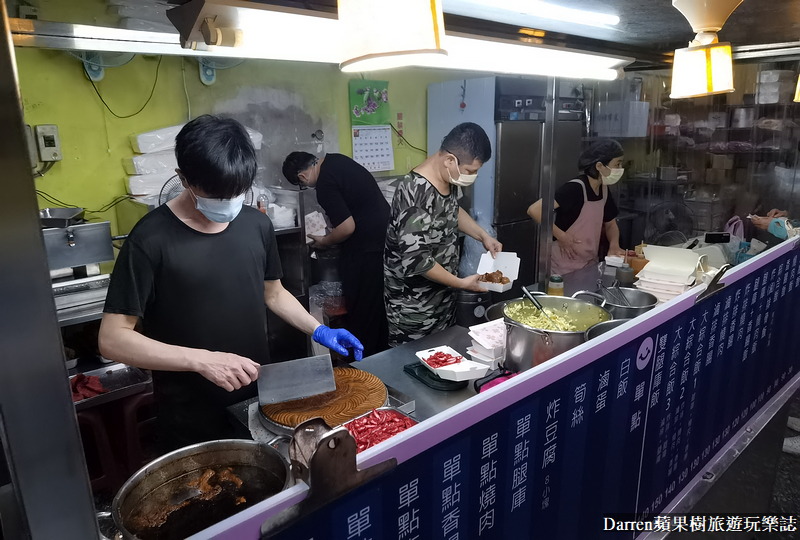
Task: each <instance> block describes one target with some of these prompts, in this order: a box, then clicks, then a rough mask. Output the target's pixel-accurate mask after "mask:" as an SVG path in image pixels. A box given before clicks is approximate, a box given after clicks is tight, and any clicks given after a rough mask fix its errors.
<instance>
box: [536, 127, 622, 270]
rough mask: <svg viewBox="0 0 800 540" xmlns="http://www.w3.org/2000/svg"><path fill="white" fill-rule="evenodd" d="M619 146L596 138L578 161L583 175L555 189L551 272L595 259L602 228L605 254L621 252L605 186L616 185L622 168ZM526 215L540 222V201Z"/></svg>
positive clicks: (578, 266)
mask: <svg viewBox="0 0 800 540" xmlns="http://www.w3.org/2000/svg"><path fill="white" fill-rule="evenodd" d="M622 156H623V151H622V146H621V145H620V144H619V143H618V142H617V141H613V140H610V139H605V140H600V141H596V142H595V143H594V144H592V145H591V146H590V147H589V148H588V149H586V150H585V151H584V152H583V154H581V157H580V159H579V160H578V169H579V170H581V171H583V174H582V175H580V176H578V177H577V178H574V179H572V180H570V181H569V182H567V183H566V184H564V185H563V186H561V187H560V188H558V190H556V194H555V205H554V207H555V210H556V216H555V222H554V224H553V236H554V237H555V239H556V242H554V243H553V245H552V249H551V252H550V261H551V273H552V274H559V275H562V276H563V275H566V274H570V273H572V272H575V271H577V270H580V269H582V268H585V267H586V266H587V265H589V264H592V263H597V261H598V249H599V247H600V236H601V235H602V231H603V230H604V229H605V233H606V238H608V242H609V245H610V246H609V253H608V254H609V255H624V254H625V251H623V250H622V249H621V248H620V247H619V228H618V227H617V220H616V218H617V215H618V214H619V211H618V209H617V205H616V203H615V202H614V199H613V198H612V196H611V194H610V193H609V191H608V186H610V185H612V184H616V183H617V182H619V179H620V178H621V177H622V175H623V173H624V172H625V169H623V168H622ZM528 215H529V216H531V218H533V219H534V220H536V222H537V223H541V222H542V201H541V200H539V201H537V202H535V203H534V204H532V205H531V206H530V208H528Z"/></svg>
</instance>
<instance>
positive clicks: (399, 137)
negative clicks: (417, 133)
mask: <svg viewBox="0 0 800 540" xmlns="http://www.w3.org/2000/svg"><path fill="white" fill-rule="evenodd" d="M389 125H390V126H392V131H394V133H395V135H397V138H398V139H399V140H400V141H402V142H404V143H406V145H408V147H409V148H413V149H414V150H416V151H417V152H422V153H423V154H425V155H426V156H427V155H428V152H427V151H426V150H423V149H422V148H419V147H418V146H414V145H413V144H411V143H410V142H408V139H406V138H405V137H403V136H402V135H400V132H399V131H397V128H396V127H394V124H392V123H391V122H389Z"/></svg>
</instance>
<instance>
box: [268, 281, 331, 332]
mask: <svg viewBox="0 0 800 540" xmlns="http://www.w3.org/2000/svg"><path fill="white" fill-rule="evenodd" d="M264 302H265V303H266V304H267V307H268V308H269V310H270V311H271V312H272V313H274V314H275V315H277V316H278V317H280V318H281V319H283V320H284V321H286V322H287V323H289V324H290V325H292V326H293V327H295V328H297V329H298V330H300V331H301V332H303V333H304V334H307V335H309V336H310V335H312V334H313V333H314V330H316V329H317V327H318V326H320V323H319V321H317V320H316V319H315V318H314V317H312V316H311V314H310V313H309V312H308V311H306V309H305V308H304V307H303V305H302V304H301V303H300V302H299V301H298V300H297V298H295V297H294V295H293V294H292V293H290V292H289V291H287V290H286V289H284V288H283V286H282V285H281V286H280V287H279V288H278V289H277V290H276V291H274V292H272V293H271V294H269V293H265V294H264Z"/></svg>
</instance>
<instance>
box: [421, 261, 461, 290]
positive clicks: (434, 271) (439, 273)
mask: <svg viewBox="0 0 800 540" xmlns="http://www.w3.org/2000/svg"><path fill="white" fill-rule="evenodd" d="M425 277H426V278H428V279H429V280H431V281H435V282H436V283H439V284H441V285H446V286H447V287H453V288H456V289H460V288H461V279H460V278H458V277H457V276H454V275H453V274H451V273H450V272H448V271H447V270H445V269H444V266H442V265H441V264H439V263H436V264H435V265H434V267H433V268H431V269H430V270H428V271H427V272H425Z"/></svg>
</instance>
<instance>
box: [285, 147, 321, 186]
mask: <svg viewBox="0 0 800 540" xmlns="http://www.w3.org/2000/svg"><path fill="white" fill-rule="evenodd" d="M316 159H317V157H316V156H315V155H313V154H309V153H308V152H292V153H291V154H289V155H288V156H286V159H284V160H283V176H285V177H286V179H287V180H288V181H289V183H290V184H293V185H295V186H299V185H300V178H298V177H297V175H298V174H300V173H301V172H303V171H304V170H306V169H308V168H309V167H310V166H311V165H312V164H313V163H314V161H315V160H316Z"/></svg>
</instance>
